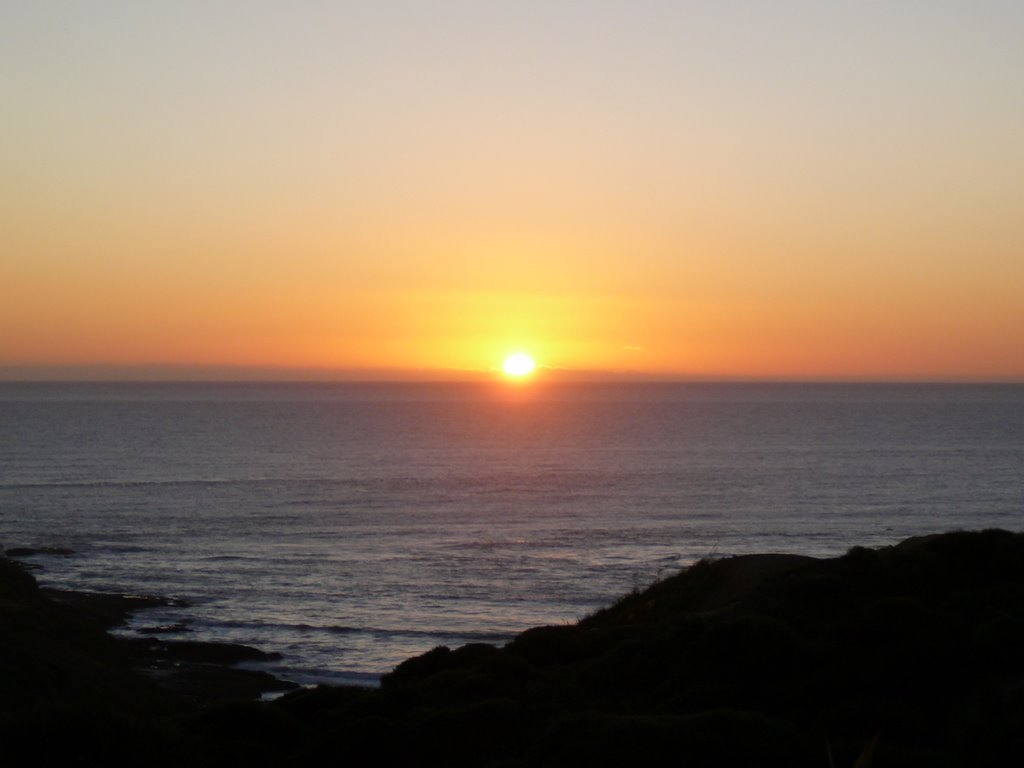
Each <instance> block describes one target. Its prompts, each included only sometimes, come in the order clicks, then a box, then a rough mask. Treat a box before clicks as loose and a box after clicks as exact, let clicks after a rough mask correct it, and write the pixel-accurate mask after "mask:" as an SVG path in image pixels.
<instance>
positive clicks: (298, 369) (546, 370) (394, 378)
mask: <svg viewBox="0 0 1024 768" xmlns="http://www.w3.org/2000/svg"><path fill="white" fill-rule="evenodd" d="M503 381H504V382H508V383H510V384H517V382H510V381H508V379H507V378H506V377H505V376H503V375H502V373H501V371H500V370H499V369H493V370H481V369H453V368H397V367H390V368H384V367H380V368H325V367H311V366H310V367H307V366H294V367H292V366H260V365H202V364H199V365H196V364H182V363H158V364H142V363H140V364H114V363H95V364H81V365H32V364H29V365H0V383H20V384H45V383H67V384H75V383H81V384H86V383H111V384H113V383H125V384H128V383H139V384H142V383H152V384H173V383H181V384H188V383H191V384H232V383H234V384H244V383H250V384H274V383H282V384H284V383H295V384H303V383H305V384H329V383H337V384H346V383H350V384H403V383H407V384H416V383H419V384H428V383H436V384H466V383H501V382H503ZM524 383H527V382H518V385H522V384H524ZM528 383H532V384H545V383H666V384H668V383H679V384H687V383H692V384H716V383H721V384H740V383H748V384H1024V376H1014V375H956V374H917V375H915V374H903V375H899V374H893V375H885V374H877V373H874V374H861V375H857V374H825V373H818V374H807V375H786V374H781V375H771V374H768V375H765V374H726V373H717V374H715V373H709V374H698V373H685V372H665V373H657V372H653V373H647V372H642V371H614V370H602V369H569V368H560V367H554V366H538V375H536V376H533V377H531V379H530V382H528Z"/></svg>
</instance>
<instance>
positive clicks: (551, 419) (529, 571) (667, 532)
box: [0, 382, 1024, 684]
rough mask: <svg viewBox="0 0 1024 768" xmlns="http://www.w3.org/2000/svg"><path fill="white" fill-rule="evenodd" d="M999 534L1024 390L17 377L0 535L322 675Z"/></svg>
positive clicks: (1021, 449) (0, 437) (88, 583)
mask: <svg viewBox="0 0 1024 768" xmlns="http://www.w3.org/2000/svg"><path fill="white" fill-rule="evenodd" d="M986 527H1003V528H1009V529H1012V530H1020V529H1021V528H1022V527H1024V386H1020V385H865V384H860V385H858V384H819V385H810V384H736V383H732V384H695V383H690V384H655V383H630V384H598V383H588V384H566V383H561V384H555V383H550V382H549V383H545V382H536V383H534V384H531V385H522V386H515V385H508V384H498V383H494V384H355V383H345V384H180V383H179V384H141V383H132V384H127V383H123V384H100V383H92V384H58V383H49V384H13V383H8V384H2V385H0V543H3V544H4V545H6V546H7V547H12V546H33V547H65V548H70V549H72V550H74V554H73V555H70V556H66V557H58V556H42V557H38V558H36V562H38V563H40V564H42V565H43V570H41V571H39V578H40V580H41V581H43V582H44V583H46V584H49V585H52V586H58V587H65V588H75V589H86V590H100V591H111V592H134V593H143V594H154V595H162V596H167V597H173V598H178V599H180V600H182V601H185V603H186V605H185V606H184V607H172V608H166V609H157V610H154V611H145V612H141V613H140V614H138V615H137V616H136V617H135V618H134V619H133V622H132V624H131V625H130V626H129V628H128V630H127V631H129V632H133V631H149V630H151V629H152V628H153V627H164V628H167V627H175V626H176V627H177V629H176V630H175V631H173V632H170V633H169V634H167V635H165V636H167V637H170V638H181V639H186V638H188V639H203V640H226V641H233V642H242V643H248V644H252V645H256V646H259V647H261V648H263V649H265V650H268V651H276V652H279V653H280V654H282V660H281V662H280V663H278V664H276V665H275V667H274V670H275V671H277V672H278V673H280V674H282V675H283V676H285V677H288V678H290V679H292V680H295V681H297V682H300V683H305V684H309V683H314V682H335V683H338V682H362V683H372V682H373V681H375V680H376V679H378V677H379V675H380V674H382V673H384V672H387V671H388V670H390V669H391V668H393V667H394V666H395V665H396V664H398V663H399V662H401V661H402V660H404V659H405V658H407V657H409V656H412V655H415V654H418V653H422V652H424V651H427V650H429V649H430V648H432V647H434V646H436V645H442V644H443V645H449V646H455V645H459V644H463V643H467V642H490V643H502V642H505V641H507V640H508V639H509V638H510V637H512V636H513V635H514V634H515V633H517V632H520V631H522V630H524V629H527V628H529V627H531V626H536V625H541V624H563V623H568V622H572V621H575V620H576V619H578V618H580V617H581V616H583V615H585V614H587V613H588V612H591V611H593V610H594V609H596V608H598V607H600V606H602V605H605V604H607V603H609V602H611V601H613V600H614V599H616V598H617V597H619V596H621V595H622V594H624V593H626V592H628V591H630V590H631V589H634V588H636V587H641V586H644V585H646V584H648V583H650V582H651V581H652V580H654V579H656V578H659V577H662V576H666V575H669V574H671V573H674V572H676V571H678V569H679V568H681V567H683V566H685V565H687V564H689V563H691V562H693V561H695V560H696V559H699V558H702V557H709V556H724V555H729V554H738V553H748V552H768V551H772V552H795V553H802V554H808V555H816V556H828V555H837V554H841V553H842V552H844V551H845V550H847V549H848V548H849V547H851V546H853V545H867V546H881V545H886V544H891V543H894V542H896V541H898V540H900V539H902V538H904V537H907V536H912V535H922V534H928V533H933V532H940V531H947V530H952V529H960V528H963V529H976V528H986Z"/></svg>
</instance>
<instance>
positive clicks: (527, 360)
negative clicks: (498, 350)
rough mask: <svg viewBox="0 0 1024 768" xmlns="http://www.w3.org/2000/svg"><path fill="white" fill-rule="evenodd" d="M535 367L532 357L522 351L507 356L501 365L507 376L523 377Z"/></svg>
mask: <svg viewBox="0 0 1024 768" xmlns="http://www.w3.org/2000/svg"><path fill="white" fill-rule="evenodd" d="M534 367H535V366H534V362H533V358H532V357H530V356H529V355H526V354H523V353H522V352H517V353H516V354H514V355H509V356H508V357H506V358H505V362H504V363H502V365H501V370H503V371H504V372H505V375H506V376H513V377H515V378H522V377H523V376H527V375H529V374H530V373H532V372H533V369H534Z"/></svg>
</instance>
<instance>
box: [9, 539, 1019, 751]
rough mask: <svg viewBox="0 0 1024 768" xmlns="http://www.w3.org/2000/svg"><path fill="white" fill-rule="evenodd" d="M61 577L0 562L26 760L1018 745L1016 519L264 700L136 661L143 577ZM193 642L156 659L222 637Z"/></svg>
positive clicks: (677, 593) (685, 585) (729, 577)
mask: <svg viewBox="0 0 1024 768" xmlns="http://www.w3.org/2000/svg"><path fill="white" fill-rule="evenodd" d="M57 598H58V600H57V601H55V600H54V599H52V596H50V595H48V594H47V593H45V592H44V591H43V590H41V589H40V588H39V587H38V585H37V584H36V582H35V580H34V579H33V578H32V577H31V575H30V574H29V573H28V572H27V571H25V570H23V569H22V568H20V567H19V566H17V565H15V564H14V563H13V561H11V560H0V621H2V626H4V627H5V630H6V632H5V634H4V635H2V636H0V637H2V640H3V648H0V665H2V666H0V680H2V683H3V684H2V686H0V705H2V707H0V714H2V715H3V717H2V718H0V738H2V739H4V743H5V744H7V745H8V754H13V755H17V756H24V757H25V763H26V764H28V763H31V764H33V765H64V764H68V763H74V764H79V765H97V766H99V765H103V766H117V765H129V764H137V762H138V759H139V754H140V753H146V754H149V755H151V756H154V759H153V760H151V761H150V762H151V764H153V765H157V766H168V768H169V766H172V765H173V766H176V765H191V764H206V765H255V766H264V765H266V766H271V765H275V766H276V765H289V764H292V765H300V764H315V763H320V762H326V763H328V764H331V763H333V762H336V761H337V760H338V759H339V756H343V757H344V758H345V759H346V760H348V761H350V762H352V763H353V764H381V765H413V766H415V765H422V766H442V765H443V766H466V767H467V768H469V766H474V767H475V766H494V768H498V766H501V767H502V768H511V767H513V766H521V767H522V768H525V767H526V766H534V765H567V766H584V765H586V766H593V765H599V766H600V765H609V766H611V765H616V766H620V765H623V764H630V763H632V764H640V765H646V764H654V763H659V762H663V761H665V760H667V759H670V758H671V759H672V760H675V761H677V762H679V764H685V765H688V766H707V768H711V767H712V766H715V767H716V768H717V767H718V766H723V765H724V766H732V765H750V764H756V765H762V766H779V767H780V768H782V766H785V767H786V768H804V767H805V766H806V768H819V767H820V766H822V765H829V764H830V761H831V764H833V765H836V766H844V765H847V766H848V765H854V764H857V765H865V764H868V762H869V761H871V760H874V761H875V762H874V763H872V764H877V765H879V766H883V765H900V766H922V768H923V766H929V768H931V767H932V766H949V767H952V766H971V767H972V768H974V767H975V766H997V765H998V766H1003V765H1007V764H1013V761H1014V759H1015V757H1019V754H1020V753H1021V750H1022V749H1024V730H1022V727H1021V726H1022V724H1024V658H1021V654H1020V648H1021V647H1022V644H1024V533H1010V532H1007V531H1000V530H986V531H980V532H955V533H947V534H936V535H929V536H922V537H917V538H911V539H907V540H904V541H903V542H900V543H899V544H896V545H892V546H886V547H880V548H878V549H866V548H863V547H853V548H852V549H851V550H849V551H848V552H847V554H846V555H843V556H840V557H834V558H813V557H806V556H799V555H785V554H754V555H739V556H735V557H728V558H721V559H715V560H705V561H702V562H699V563H697V564H695V565H694V566H692V567H690V568H688V569H686V570H685V571H683V572H682V573H679V574H677V575H675V576H671V577H668V578H666V579H664V580H662V581H659V582H657V583H655V584H653V585H651V586H650V587H648V588H646V589H644V590H636V591H634V592H632V593H630V594H628V595H626V596H624V597H623V598H621V599H620V600H619V601H617V602H616V603H614V604H612V605H609V606H607V607H605V608H602V609H600V610H598V611H596V612H595V613H593V614H591V615H589V616H587V617H585V618H583V619H581V620H580V621H579V622H577V623H575V624H572V625H564V626H546V627H535V628H533V629H530V630H527V631H526V632H523V633H521V634H519V635H517V636H516V637H515V638H514V639H513V640H512V641H511V642H510V643H508V644H507V645H505V646H503V647H501V648H498V647H495V646H492V645H487V644H483V643H471V644H469V645H464V646H461V647H458V648H454V649H451V648H448V647H445V646H438V647H436V648H434V649H433V650H431V651H429V652H427V653H425V654H421V655H419V656H416V657H413V658H410V659H407V660H406V661H405V662H403V663H401V664H399V665H398V666H397V667H396V668H395V669H394V670H393V671H392V672H391V673H389V674H387V675H385V676H384V678H383V679H382V681H381V687H380V688H379V689H371V688H363V687H341V686H339V687H331V686H318V687H316V688H308V689H299V690H295V691H292V692H289V693H285V694H284V695H282V696H280V697H279V698H277V699H275V700H274V701H272V702H261V701H258V700H255V699H253V698H238V697H233V698H231V697H225V696H217V697H209V698H206V699H203V698H201V697H196V696H191V695H190V694H189V693H187V692H186V691H184V690H174V687H173V686H167V685H158V684H157V682H161V683H162V682H165V681H160V680H159V675H156V676H154V675H152V674H150V675H146V674H140V673H139V671H137V669H136V662H133V661H132V660H131V658H130V653H129V652H127V651H126V647H125V645H124V644H123V643H119V642H118V641H117V640H116V639H115V638H112V637H110V635H108V634H107V633H106V629H105V628H104V625H103V620H101V618H99V617H100V616H106V619H105V621H108V622H109V621H110V620H111V617H114V618H116V617H117V616H118V615H123V612H124V611H125V610H130V607H129V606H131V605H138V602H137V600H138V599H137V598H132V597H123V598H116V597H115V598H113V599H111V598H109V596H107V597H105V598H104V599H103V600H102V601H100V602H102V603H104V605H103V606H101V608H102V610H100V611H99V613H98V614H97V613H92V614H90V613H89V603H90V601H92V602H93V603H94V604H95V603H96V601H95V600H94V599H93V596H90V595H88V594H86V595H85V596H84V597H83V596H82V594H81V593H78V594H77V595H76V594H75V593H62V594H58V595H57ZM61 599H63V603H62V602H61ZM200 645H202V644H200ZM193 650H194V651H195V652H196V653H198V654H199V657H196V658H193V659H191V660H186V659H177V660H172V661H171V662H170V666H171V667H174V665H175V664H186V665H187V664H190V663H193V662H194V663H198V664H208V662H209V660H210V658H209V656H204V655H203V654H207V653H212V654H214V655H217V654H223V653H228V655H230V653H231V652H227V651H225V649H224V648H223V647H219V648H217V649H212V648H209V647H207V648H202V649H199V648H193ZM147 652H148V651H147ZM257 653H259V652H258V651H257ZM185 655H186V656H187V655H188V653H186V654H185ZM200 658H201V659H202V660H199V659H200ZM232 658H234V657H232ZM208 666H209V667H211V668H212V667H213V666H214V665H213V664H212V663H210V664H208ZM206 684H207V685H212V686H214V687H216V686H218V685H219V684H220V683H218V682H217V681H216V680H214V679H212V678H209V679H207V681H206ZM226 685H229V684H226ZM230 685H233V684H230ZM236 690H240V689H236ZM226 691H227V687H225V688H224V689H222V691H221V693H225V692H226ZM243 696H244V694H243ZM61 735H64V736H67V738H54V737H55V736H61ZM154 745H156V747H154Z"/></svg>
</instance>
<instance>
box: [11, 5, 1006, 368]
mask: <svg viewBox="0 0 1024 768" xmlns="http://www.w3.org/2000/svg"><path fill="white" fill-rule="evenodd" d="M0 72H2V77H0V104H2V105H3V111H2V115H3V116H2V119H0V169H2V173H0V373H2V372H3V371H7V372H8V374H9V375H27V376H31V375H34V374H38V373H39V372H41V371H42V372H45V370H46V369H45V367H46V366H62V367H65V368H66V367H68V366H90V365H96V364H106V365H110V366H115V367H116V366H122V367H123V366H141V368H140V370H146V371H167V370H168V368H167V367H168V366H170V367H171V368H173V367H174V366H185V367H187V369H188V370H190V371H191V370H198V369H196V368H195V367H196V366H216V367H217V370H223V368H224V366H243V367H245V366H248V367H252V368H253V369H255V368H259V369H262V370H266V369H274V368H285V369H287V368H294V369H299V370H300V371H308V370H311V369H332V370H335V369H336V370H338V371H339V375H340V376H342V377H344V376H346V375H365V374H366V372H367V371H374V372H379V371H385V372H386V375H388V376H390V375H394V376H398V377H402V376H406V377H408V376H413V377H415V376H418V375H439V374H437V373H436V372H432V371H433V369H440V370H441V371H442V374H444V375H448V373H450V374H451V375H452V376H458V375H459V373H460V371H462V370H483V371H486V370H493V369H496V368H498V367H499V366H500V363H501V360H502V358H503V357H504V356H505V355H506V354H508V353H509V352H512V351H515V350H525V351H528V352H530V353H532V354H533V355H534V357H535V358H536V359H537V361H538V363H539V364H540V365H542V366H548V367H551V368H559V369H567V370H568V371H570V372H581V373H582V372H584V371H590V372H593V371H598V372H600V371H606V372H623V373H628V374H649V375H659V376H712V377H717V376H722V377H735V376H743V377H746V376H754V377H783V378H833V377H840V378H940V379H964V378H966V379H970V378H1002V379H1006V378H1009V379H1024V79H1022V73H1024V4H1022V3H1020V2H1017V1H1016V0H1015V1H1014V2H1009V1H1007V2H993V1H986V0H979V1H976V2H970V3H968V2H951V1H947V0H927V1H926V0H902V1H898V0H894V1H892V2H872V1H870V0H860V1H859V2H831V3H822V2H810V1H809V0H808V1H804V0H800V1H796V0H776V1H775V2H756V3H755V2H730V1H728V0H725V1H724V2H713V3H712V2H700V3H697V2H685V1H678V2H665V1H661V2H653V1H647V2H643V1H634V2H629V3H626V2H621V0H619V1H617V2H600V1H596V0H595V1H594V2H568V1H559V0H546V1H545V2H540V1H534V0H516V1H515V2H505V1H504V0H498V1H495V0H491V1H490V2H469V1H465V2H433V1H431V0H418V1H415V2H414V1H413V0H392V1H390V2H388V1H386V0H375V1H374V2H369V1H368V2H339V1H335V2H327V1H326V0H324V1H320V0H317V1H314V0H304V1H303V0H298V1H295V0H293V2H289V3H284V2H259V1H258V0H251V1H249V2H242V1H241V0H233V1H227V0H225V1H223V2H209V1H206V2H198V1H193V0H176V1H175V2H145V3H140V2H88V1H86V0H83V1H82V2H75V3H71V2H59V3H58V2H49V1H43V0H34V1H33V2H31V3H29V2H25V3H5V4H4V6H3V8H2V9H0ZM37 366H43V368H37ZM12 371H13V372H15V374H11V372H12ZM26 372H27V373H26Z"/></svg>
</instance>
